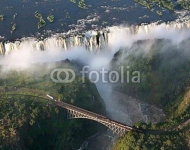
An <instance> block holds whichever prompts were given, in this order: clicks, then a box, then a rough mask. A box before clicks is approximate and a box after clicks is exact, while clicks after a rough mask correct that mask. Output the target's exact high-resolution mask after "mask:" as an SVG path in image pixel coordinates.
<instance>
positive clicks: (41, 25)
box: [35, 11, 46, 29]
mask: <svg viewBox="0 0 190 150" xmlns="http://www.w3.org/2000/svg"><path fill="white" fill-rule="evenodd" d="M35 17H36V18H37V19H38V20H39V22H38V29H40V28H42V27H44V26H45V25H46V22H45V20H44V19H43V16H42V14H40V13H39V12H38V11H36V12H35Z"/></svg>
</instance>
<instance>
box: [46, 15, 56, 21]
mask: <svg viewBox="0 0 190 150" xmlns="http://www.w3.org/2000/svg"><path fill="white" fill-rule="evenodd" d="M47 20H48V21H49V22H51V23H52V22H54V15H49V16H47Z"/></svg>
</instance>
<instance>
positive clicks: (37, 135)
mask: <svg viewBox="0 0 190 150" xmlns="http://www.w3.org/2000/svg"><path fill="white" fill-rule="evenodd" d="M54 67H69V68H73V69H74V67H73V66H72V65H71V64H70V63H69V62H67V63H66V62H57V63H53V64H52V63H45V64H36V65H33V66H31V67H30V69H24V70H20V71H18V70H9V71H6V72H4V71H3V70H4V69H3V70H2V69H1V71H0V74H1V76H0V106H1V109H0V122H1V123H0V137H1V138H0V149H5V150H8V149H19V150H22V149H23V150H25V149H65V150H70V149H78V148H79V147H80V145H81V144H82V143H83V142H84V140H85V139H87V137H89V136H91V135H93V134H95V133H96V132H98V131H101V130H102V128H103V126H102V125H100V124H98V123H96V122H94V121H90V120H85V119H69V120H68V119H67V113H66V110H64V109H63V108H60V107H58V106H56V105H55V103H54V101H52V100H48V99H47V97H46V94H47V93H48V94H50V95H53V96H54V97H56V98H57V99H59V100H60V101H65V102H67V103H71V104H73V105H76V106H80V107H82V108H85V109H88V110H90V111H94V112H97V113H100V114H104V105H103V102H102V99H101V98H100V96H99V94H98V92H97V90H96V87H95V85H94V84H92V83H91V82H89V81H87V82H86V83H81V77H80V76H79V75H77V76H76V79H75V80H74V82H73V83H71V84H58V83H54V82H52V81H51V79H50V72H51V69H53V68H54Z"/></svg>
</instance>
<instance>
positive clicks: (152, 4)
mask: <svg viewBox="0 0 190 150" xmlns="http://www.w3.org/2000/svg"><path fill="white" fill-rule="evenodd" d="M135 2H137V3H139V4H141V5H143V6H145V7H147V8H148V9H150V10H151V11H154V10H156V13H157V14H158V15H160V16H161V15H162V10H163V9H168V10H170V11H175V10H177V9H187V10H190V2H189V1H185V0H176V1H173V0H135Z"/></svg>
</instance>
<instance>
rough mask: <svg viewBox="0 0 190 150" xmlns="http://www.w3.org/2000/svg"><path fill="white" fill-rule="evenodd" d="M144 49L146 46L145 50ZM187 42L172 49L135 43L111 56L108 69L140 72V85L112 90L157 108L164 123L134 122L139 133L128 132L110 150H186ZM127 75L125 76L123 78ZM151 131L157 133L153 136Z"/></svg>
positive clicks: (189, 112)
mask: <svg viewBox="0 0 190 150" xmlns="http://www.w3.org/2000/svg"><path fill="white" fill-rule="evenodd" d="M147 45H148V46H147ZM188 48H189V39H188V40H186V41H183V42H182V43H181V44H178V45H174V44H173V43H172V41H170V40H159V39H158V40H145V41H137V42H136V43H134V44H133V46H132V47H131V48H130V49H127V48H125V49H121V50H120V51H119V52H118V53H116V54H115V56H114V59H113V61H112V69H113V70H117V71H118V72H120V71H119V68H120V66H124V67H127V66H129V67H130V68H129V72H130V74H131V73H132V72H133V71H140V73H141V82H140V83H131V82H130V83H128V82H126V81H125V83H124V84H115V86H114V90H116V91H119V92H122V93H125V94H128V95H130V96H132V97H136V98H137V99H139V100H141V101H143V102H145V103H149V104H152V105H155V106H157V107H160V108H162V109H163V110H164V113H165V114H166V116H167V117H166V120H165V121H164V122H160V123H158V124H151V123H149V124H146V123H142V122H137V123H136V124H135V127H137V128H140V129H142V130H143V132H142V133H137V132H134V131H130V132H128V133H127V134H126V135H125V136H124V137H123V138H120V139H119V140H118V141H117V143H116V145H115V147H114V150H119V149H124V150H128V149H139V150H149V149H154V150H155V149H156V150H157V149H158V150H159V149H172V150H179V149H183V150H187V149H188V148H187V146H188V140H189V139H190V137H189V135H190V134H189V133H190V131H189V128H190V120H189V119H190V68H189V65H190V58H189V55H190V53H189V51H188ZM126 75H127V73H126V72H125V76H126ZM152 130H157V131H155V132H153V131H152Z"/></svg>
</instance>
